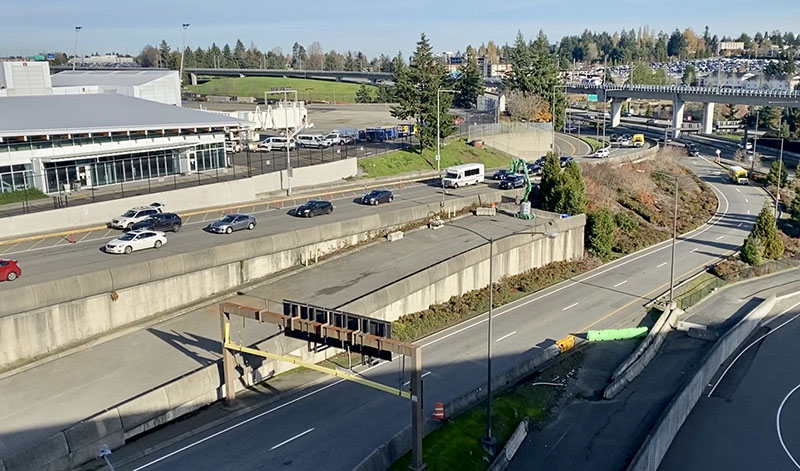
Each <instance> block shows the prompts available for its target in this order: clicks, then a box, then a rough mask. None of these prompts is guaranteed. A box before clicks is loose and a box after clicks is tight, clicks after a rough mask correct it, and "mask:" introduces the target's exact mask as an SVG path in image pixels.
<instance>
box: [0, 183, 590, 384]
mask: <svg viewBox="0 0 800 471" xmlns="http://www.w3.org/2000/svg"><path fill="white" fill-rule="evenodd" d="M509 195H510V193H508V192H505V193H504V192H502V191H500V190H495V191H489V192H487V193H484V194H481V195H474V196H467V197H463V198H458V199H453V200H450V201H448V202H447V203H446V207H445V210H451V211H454V210H460V209H463V208H467V207H470V206H473V205H488V204H490V203H492V202H495V203H497V202H500V201H502V198H503V196H506V197H508V196H509ZM438 210H439V204H438V203H435V204H431V205H420V206H415V207H413V208H403V209H398V210H396V211H391V212H387V213H378V214H372V215H369V216H364V217H361V218H356V219H352V220H349V221H346V222H333V223H329V224H324V225H319V226H316V227H314V228H311V229H303V230H297V231H292V232H287V233H282V234H274V235H271V236H265V237H260V238H257V239H250V240H246V241H240V242H235V243H232V244H226V245H221V246H217V247H213V248H209V249H204V250H199V251H196V252H190V253H185V254H179V255H173V256H170V257H166V258H162V259H158V260H153V261H150V262H140V263H134V264H131V265H125V266H122V267H118V268H111V269H106V270H101V271H98V272H94V273H88V274H85V275H78V276H75V277H71V278H68V279H63V280H56V281H52V282H46V283H40V284H36V285H30V286H23V287H20V288H14V289H11V290H6V292H5V293H4V296H3V302H2V303H0V368H3V367H9V366H11V365H14V364H19V363H22V362H24V361H26V360H27V359H30V358H33V357H36V356H39V355H43V354H47V353H49V352H52V351H54V350H58V349H62V348H66V347H69V346H73V345H76V344H80V343H82V342H84V341H86V340H87V339H89V338H91V337H93V336H98V335H102V334H103V333H105V332H108V331H109V330H111V329H116V328H119V327H123V326H125V325H129V324H131V323H134V322H139V321H142V320H145V319H148V318H150V317H154V316H158V315H161V314H163V313H165V312H169V311H171V310H175V309H179V308H181V307H184V306H187V305H190V304H192V303H195V302H198V301H202V300H203V299H208V298H210V297H213V296H216V295H219V294H222V293H226V292H231V291H233V290H235V289H236V288H237V287H239V286H241V285H242V284H245V283H248V282H252V281H255V280H258V279H261V278H264V277H266V276H268V275H270V274H273V273H276V272H278V271H280V270H284V269H286V268H290V267H292V266H296V265H299V264H301V263H302V262H303V261H304V260H307V259H309V258H311V259H313V258H314V256H315V255H316V256H323V255H326V254H329V253H332V252H335V251H337V250H340V249H342V248H345V247H348V246H352V245H354V244H357V243H360V242H363V241H365V240H369V239H371V238H372V237H375V236H380V235H383V234H384V233H386V232H391V231H393V230H396V229H397V228H399V227H402V226H403V225H405V224H408V223H409V222H413V221H419V220H423V219H425V218H427V217H428V215H429V214H430V213H431V211H438ZM580 239H581V241H582V240H583V237H582V234H581V236H580ZM142 299H148V300H150V301H149V302H148V303H146V304H145V303H141V300H142Z"/></svg>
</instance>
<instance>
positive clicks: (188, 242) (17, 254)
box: [0, 180, 497, 290]
mask: <svg viewBox="0 0 800 471" xmlns="http://www.w3.org/2000/svg"><path fill="white" fill-rule="evenodd" d="M496 186H497V183H496V182H493V181H491V180H487V181H486V182H485V183H484V184H481V185H477V186H470V187H465V188H459V189H456V190H453V189H448V190H447V191H446V194H445V199H454V198H458V197H461V196H465V195H472V194H476V193H480V192H483V191H486V190H487V189H488V188H489V187H492V188H496ZM394 193H395V195H396V196H395V200H394V202H393V203H390V204H381V205H379V206H367V205H361V204H358V203H356V202H354V201H353V200H354V199H355V198H356V195H359V196H360V195H361V192H353V193H348V194H344V195H341V196H339V197H336V198H333V199H332V201H333V203H334V207H335V209H334V212H333V213H332V214H330V215H326V216H318V217H315V218H313V219H306V218H299V217H294V216H291V215H289V214H287V212H288V211H290V210H291V209H293V208H295V207H296V206H297V205H299V204H302V203H304V202H305V201H306V199H305V198H298V199H297V205H292V206H285V207H282V208H281V209H275V207H274V206H273V207H272V208H269V209H263V210H259V211H256V212H255V213H253V214H254V215H255V216H256V217H257V220H258V225H257V226H256V228H255V229H254V230H253V231H247V230H244V231H239V232H234V233H233V234H230V235H220V234H210V233H207V232H205V231H203V230H202V229H203V228H204V227H205V226H206V225H208V223H209V222H211V221H213V220H214V217H220V216H222V215H223V214H224V211H220V212H219V213H217V214H216V215H212V214H210V213H209V214H208V215H207V216H206V218H207V219H199V218H198V219H193V220H190V221H189V222H188V223H187V224H185V225H184V227H183V228H182V229H181V231H180V232H178V233H172V232H169V233H167V240H168V242H167V244H165V245H164V246H163V247H162V248H161V249H159V250H144V251H140V252H134V253H133V254H131V255H127V256H126V255H112V254H107V253H105V252H103V251H102V250H101V249H102V247H103V246H104V245H105V243H106V242H108V241H109V240H111V239H113V238H115V237H118V236H119V235H120V234H121V233H122V231H117V230H112V231H106V234H107V235H104V236H103V237H88V238H86V239H82V240H78V241H77V242H76V243H75V244H70V243H69V242H68V241H66V240H60V241H57V245H54V246H50V247H46V248H43V247H39V246H36V245H35V244H31V245H32V246H29V248H27V249H25V250H21V251H14V250H11V251H8V252H5V253H3V255H2V256H3V257H6V258H13V259H16V260H18V261H19V263H20V266H21V267H22V273H23V276H21V277H20V278H19V279H17V280H16V281H14V282H13V283H7V282H6V283H0V290H2V289H9V288H12V287H19V286H24V285H29V284H35V283H39V282H42V281H49V280H55V279H60V278H63V277H69V276H74V275H76V274H80V273H88V272H92V271H96V270H100V269H105V268H109V267H119V266H124V265H128V264H131V263H136V262H140V261H143V260H155V259H159V258H162V257H165V256H167V255H175V254H179V253H184V252H190V251H193V250H200V249H204V248H209V247H214V246H216V245H220V244H225V243H230V242H234V241H240V240H246V239H252V238H256V237H263V236H265V235H269V234H277V233H281V232H287V231H292V230H295V229H302V228H304V227H313V226H317V225H319V224H325V223H327V222H334V221H345V220H348V219H352V218H356V217H361V216H365V215H368V214H374V213H375V212H387V211H393V210H396V209H399V208H406V207H412V206H416V205H419V204H425V203H431V202H436V201H439V200H441V187H437V186H431V185H427V184H424V183H419V184H414V185H412V186H406V187H405V188H402V189H396V190H394ZM166 210H169V207H167V208H166ZM95 235H99V234H96V233H95Z"/></svg>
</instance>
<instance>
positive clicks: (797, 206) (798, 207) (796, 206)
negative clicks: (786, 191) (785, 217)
mask: <svg viewBox="0 0 800 471" xmlns="http://www.w3.org/2000/svg"><path fill="white" fill-rule="evenodd" d="M789 212H790V213H791V214H792V219H794V220H795V221H798V222H800V188H796V189H795V192H794V198H792V204H791V206H789Z"/></svg>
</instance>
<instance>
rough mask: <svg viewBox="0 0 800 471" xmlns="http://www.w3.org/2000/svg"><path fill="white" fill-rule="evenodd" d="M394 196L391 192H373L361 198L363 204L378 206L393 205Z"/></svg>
mask: <svg viewBox="0 0 800 471" xmlns="http://www.w3.org/2000/svg"><path fill="white" fill-rule="evenodd" d="M392 201H394V195H393V194H392V192H391V191H389V190H373V191H371V192H369V193H367V194H366V195H364V196H362V197H361V203H362V204H372V205H377V204H380V203H391V202H392Z"/></svg>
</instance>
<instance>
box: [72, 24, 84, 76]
mask: <svg viewBox="0 0 800 471" xmlns="http://www.w3.org/2000/svg"><path fill="white" fill-rule="evenodd" d="M81 29H83V26H76V27H75V51H74V53H73V54H72V70H73V72H74V71H75V64H77V63H78V33H79V32H80V30H81Z"/></svg>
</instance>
